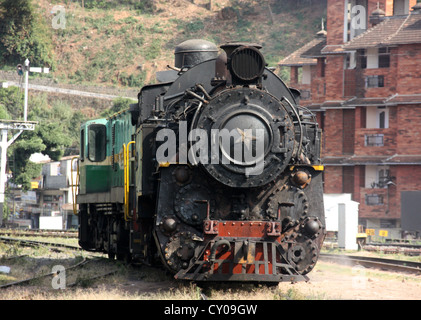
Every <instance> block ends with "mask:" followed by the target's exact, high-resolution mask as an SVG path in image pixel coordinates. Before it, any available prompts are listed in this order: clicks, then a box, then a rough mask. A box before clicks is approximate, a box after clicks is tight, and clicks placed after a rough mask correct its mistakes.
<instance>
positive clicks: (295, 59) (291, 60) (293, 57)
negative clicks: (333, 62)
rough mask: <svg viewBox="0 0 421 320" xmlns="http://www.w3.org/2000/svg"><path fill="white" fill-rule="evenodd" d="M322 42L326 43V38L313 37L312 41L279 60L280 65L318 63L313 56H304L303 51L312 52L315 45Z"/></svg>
mask: <svg viewBox="0 0 421 320" xmlns="http://www.w3.org/2000/svg"><path fill="white" fill-rule="evenodd" d="M322 42H325V43H326V38H324V37H320V38H316V39H313V40H312V41H310V42H309V43H307V44H306V45H304V46H303V47H301V48H300V49H298V50H296V51H294V52H293V53H291V54H290V55H289V56H288V57H286V58H285V59H283V60H281V62H279V64H278V65H279V66H282V67H294V66H304V65H316V64H317V60H316V59H313V58H312V57H303V56H302V55H303V53H307V52H312V50H313V49H314V47H317V46H319V45H320V43H322Z"/></svg>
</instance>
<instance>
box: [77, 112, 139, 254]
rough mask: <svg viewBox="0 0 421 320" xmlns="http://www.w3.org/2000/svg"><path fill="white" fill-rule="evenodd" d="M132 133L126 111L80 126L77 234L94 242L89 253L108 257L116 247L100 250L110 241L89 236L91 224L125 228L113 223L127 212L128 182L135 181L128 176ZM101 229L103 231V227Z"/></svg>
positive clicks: (131, 163) (131, 162)
mask: <svg viewBox="0 0 421 320" xmlns="http://www.w3.org/2000/svg"><path fill="white" fill-rule="evenodd" d="M134 133H135V127H134V126H133V125H132V123H131V114H130V112H129V110H124V111H121V112H119V113H117V114H114V115H113V116H111V117H109V118H102V119H96V120H90V121H87V122H85V123H83V124H82V125H81V128H80V137H81V141H80V145H81V152H80V159H79V181H80V189H79V194H78V197H77V203H78V204H79V220H80V223H79V232H80V233H81V242H82V243H84V242H85V243H91V244H92V243H96V245H95V247H92V248H90V249H92V250H98V249H100V250H105V251H106V252H111V255H112V253H113V252H116V248H114V250H113V248H103V246H104V244H105V245H108V244H109V243H110V241H109V240H108V239H106V240H105V241H104V239H103V238H104V237H103V235H101V234H100V235H95V234H92V232H90V230H92V228H93V227H94V226H93V225H92V224H98V225H101V226H103V225H104V224H105V225H107V226H108V227H107V228H111V229H122V230H123V229H124V227H123V226H118V225H117V226H114V225H113V224H115V223H117V221H119V220H121V219H120V217H121V216H122V215H123V216H125V215H127V212H128V207H127V206H128V203H129V201H128V197H129V194H130V182H131V181H133V180H134V179H133V178H130V176H129V174H130V170H129V169H130V167H133V157H132V155H133V152H131V149H133V146H132V144H131V143H130V142H131V141H132V140H133V136H134ZM104 214H105V215H104ZM117 224H119V223H117ZM100 229H101V230H105V229H103V227H101V228H100ZM119 233H121V232H119ZM123 233H124V232H123ZM92 237H94V239H92Z"/></svg>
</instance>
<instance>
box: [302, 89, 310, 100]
mask: <svg viewBox="0 0 421 320" xmlns="http://www.w3.org/2000/svg"><path fill="white" fill-rule="evenodd" d="M300 93H301V96H300V98H301V100H310V99H311V92H310V90H301V91H300Z"/></svg>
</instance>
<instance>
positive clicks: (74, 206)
mask: <svg viewBox="0 0 421 320" xmlns="http://www.w3.org/2000/svg"><path fill="white" fill-rule="evenodd" d="M75 159H78V160H79V156H76V157H73V158H72V161H71V162H70V183H71V184H72V201H73V203H72V205H73V214H74V215H75V216H77V215H78V212H77V203H76V188H78V186H79V161H77V162H76V163H77V165H76V184H73V172H72V171H73V161H74V160H75Z"/></svg>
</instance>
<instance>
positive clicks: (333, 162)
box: [322, 154, 421, 166]
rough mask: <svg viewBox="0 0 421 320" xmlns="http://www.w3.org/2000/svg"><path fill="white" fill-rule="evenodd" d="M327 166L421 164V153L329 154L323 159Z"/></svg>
mask: <svg viewBox="0 0 421 320" xmlns="http://www.w3.org/2000/svg"><path fill="white" fill-rule="evenodd" d="M322 162H323V164H324V165H326V166H338V165H339V166H355V165H421V155H399V154H394V155H375V156H369V155H349V156H345V155H344V156H339V157H333V156H327V157H324V158H323V159H322Z"/></svg>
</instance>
